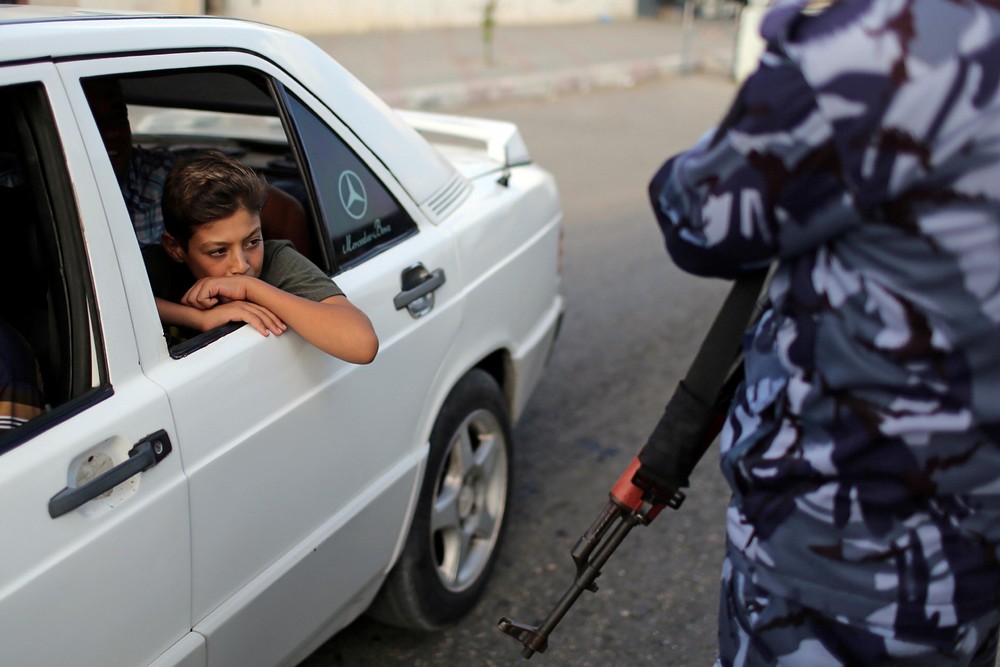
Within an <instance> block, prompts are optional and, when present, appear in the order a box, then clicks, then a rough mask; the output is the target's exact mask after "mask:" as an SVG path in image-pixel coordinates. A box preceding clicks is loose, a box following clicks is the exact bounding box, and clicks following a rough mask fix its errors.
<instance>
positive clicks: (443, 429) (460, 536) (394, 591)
mask: <svg viewBox="0 0 1000 667" xmlns="http://www.w3.org/2000/svg"><path fill="white" fill-rule="evenodd" d="M512 453H513V452H512V447H511V426H510V417H509V415H508V410H507V402H506V400H505V398H504V394H503V392H502V391H501V389H500V387H499V385H498V384H497V382H496V381H495V380H494V379H493V377H492V376H491V375H489V374H488V373H486V372H485V371H482V370H478V369H475V370H472V371H470V372H469V373H468V374H467V375H465V376H464V377H463V378H462V379H461V380H460V381H459V382H458V384H457V385H455V387H454V388H453V389H452V391H451V393H450V394H449V395H448V398H447V399H446V400H445V403H444V406H443V407H442V408H441V412H440V413H439V414H438V417H437V420H436V421H435V423H434V428H433V430H432V431H431V438H430V453H429V455H428V459H427V468H426V470H425V473H424V480H423V485H422V487H421V490H420V497H419V500H418V502H417V509H416V513H415V514H414V517H413V523H412V525H411V527H410V532H409V535H408V536H407V540H406V544H405V546H404V548H403V552H402V554H401V555H400V557H399V560H398V561H397V563H396V565H395V566H394V568H393V570H392V572H390V574H389V577H388V578H387V579H386V581H385V583H384V584H383V586H382V590H381V591H380V592H379V594H378V596H377V597H376V600H375V602H374V603H373V604H372V606H371V607H370V608H369V610H368V613H369V615H371V616H372V617H374V618H376V619H377V620H379V621H382V622H385V623H389V624H391V625H396V626H400V627H405V628H411V629H419V630H436V629H439V628H442V627H446V626H448V625H451V624H453V623H455V622H456V621H457V620H458V619H460V618H461V617H462V616H463V615H464V614H466V613H467V612H468V611H469V610H470V609H471V608H472V607H473V606H474V605H475V604H476V602H477V601H478V600H479V598H480V597H481V596H482V593H483V589H484V588H485V587H486V583H487V580H488V579H489V576H490V572H491V571H492V569H493V565H494V563H495V562H496V558H497V553H498V551H499V548H500V543H501V540H502V538H503V534H504V528H505V520H506V517H507V503H508V500H509V496H510V488H511V471H512V470H513V465H512V463H513V461H512Z"/></svg>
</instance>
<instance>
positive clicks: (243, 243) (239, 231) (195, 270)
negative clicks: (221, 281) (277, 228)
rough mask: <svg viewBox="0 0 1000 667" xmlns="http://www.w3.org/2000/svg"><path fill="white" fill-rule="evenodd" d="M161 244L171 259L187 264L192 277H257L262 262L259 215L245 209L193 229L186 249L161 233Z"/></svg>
mask: <svg viewBox="0 0 1000 667" xmlns="http://www.w3.org/2000/svg"><path fill="white" fill-rule="evenodd" d="M163 247H164V248H165V249H166V251H167V253H168V254H169V255H170V256H171V257H172V258H173V259H174V260H175V261H178V262H182V263H184V264H187V267H188V269H190V270H191V274H192V275H193V276H194V278H195V280H199V279H201V278H221V277H225V276H250V277H252V278H257V277H259V276H260V272H261V268H262V267H263V265H264V238H263V236H261V231H260V215H259V214H257V213H252V212H250V211H248V210H247V209H245V208H240V209H239V210H237V211H236V212H235V213H233V214H232V215H230V216H229V217H226V218H220V219H218V220H216V221H215V222H210V223H208V224H207V225H202V226H200V227H197V228H195V229H194V231H193V233H192V234H191V239H190V240H189V241H188V243H187V248H185V247H184V246H182V245H181V243H179V242H178V241H177V240H176V239H175V238H173V237H172V236H170V235H169V234H164V235H163Z"/></svg>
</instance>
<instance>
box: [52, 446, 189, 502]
mask: <svg viewBox="0 0 1000 667" xmlns="http://www.w3.org/2000/svg"><path fill="white" fill-rule="evenodd" d="M171 449H172V447H171V446H170V437H169V436H168V435H167V432H166V431H164V430H162V429H161V430H159V431H157V432H156V433H153V434H151V435H147V436H146V437H145V438H143V439H142V440H140V441H139V442H137V443H136V444H135V446H134V447H132V449H130V450H129V452H128V460H127V461H122V462H121V463H119V464H118V465H116V466H115V467H114V468H112V469H111V470H108V471H107V472H105V473H103V474H101V475H99V476H98V477H95V478H94V479H92V480H90V481H89V482H87V483H86V484H84V485H83V486H78V487H76V488H75V489H70V488H65V489H63V490H62V491H60V492H59V493H57V494H56V495H54V496H52V497H51V498H50V499H49V516H50V517H52V518H53V519H55V518H56V517H60V516H62V515H63V514H67V513H69V512H72V511H73V510H75V509H76V508H77V507H80V506H81V505H83V504H85V503H87V502H88V501H91V500H93V499H94V498H97V497H98V496H100V495H101V494H104V493H107V492H108V491H110V490H111V489H113V488H115V487H116V486H118V485H119V484H121V483H122V482H124V481H125V480H127V479H128V478H129V477H134V476H135V475H138V474H139V473H141V472H142V471H144V470H148V469H149V468H152V467H153V466H155V465H156V464H157V463H159V462H160V461H162V460H163V459H164V458H166V456H167V454H169V453H170V451H171Z"/></svg>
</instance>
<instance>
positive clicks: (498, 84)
mask: <svg viewBox="0 0 1000 667" xmlns="http://www.w3.org/2000/svg"><path fill="white" fill-rule="evenodd" d="M692 26H693V27H692V28H689V29H685V28H684V27H682V20H681V16H680V13H679V12H678V13H676V14H668V15H666V16H663V17H660V18H641V19H636V20H633V21H612V22H607V23H584V24H572V25H534V26H504V25H499V26H497V27H496V29H495V31H494V38H493V43H492V50H488V49H487V46H486V44H485V43H484V40H483V33H482V31H481V30H480V29H478V28H441V29H430V30H410V31H398V32H397V31H393V32H369V33H342V34H307V35H306V36H307V37H309V38H310V39H311V40H313V41H314V42H316V44H318V45H319V46H320V47H322V48H323V49H324V50H326V51H327V52H328V53H330V54H331V55H333V56H334V57H335V58H336V59H337V60H338V61H339V62H340V63H341V64H342V65H344V66H345V67H346V68H347V69H348V70H350V71H351V72H352V73H353V74H354V75H355V76H357V77H358V78H359V79H361V81H363V82H364V83H365V84H366V85H367V86H368V87H369V88H371V89H372V90H374V91H375V92H376V93H377V94H378V95H379V96H381V97H382V98H383V99H384V100H386V101H387V102H388V103H389V104H390V105H392V106H397V107H401V108H407V109H447V108H452V107H461V106H469V105H478V104H485V103H490V102H497V101H503V100H509V99H516V98H528V97H547V96H554V95H562V94H569V93H577V92H585V91H588V90H594V89H599V88H607V87H627V86H633V85H636V84H638V83H642V82H643V81H650V80H655V79H657V78H661V77H664V76H672V75H677V74H681V73H684V72H688V71H710V72H713V73H717V74H718V75H720V76H730V74H731V72H732V59H733V51H734V45H735V39H736V20H735V19H734V18H727V19H715V20H711V21H709V20H704V19H696V20H695V21H693V24H692Z"/></svg>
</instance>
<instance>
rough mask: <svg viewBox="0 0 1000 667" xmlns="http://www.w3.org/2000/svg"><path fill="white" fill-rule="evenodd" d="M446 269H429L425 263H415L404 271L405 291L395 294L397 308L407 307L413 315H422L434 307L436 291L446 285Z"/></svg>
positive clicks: (394, 300) (403, 282)
mask: <svg viewBox="0 0 1000 667" xmlns="http://www.w3.org/2000/svg"><path fill="white" fill-rule="evenodd" d="M444 281H445V277H444V269H434V271H428V270H427V269H426V268H424V265H423V264H414V265H413V266H411V267H409V268H407V269H406V270H405V271H403V275H402V281H401V282H402V284H403V291H402V292H400V293H399V294H397V295H396V296H395V298H394V299H393V300H392V305H394V306H395V307H396V310H402V309H403V308H406V309H408V310H409V311H410V315H412V316H413V317H422V316H424V315H426V314H427V313H429V312H430V311H431V309H432V308H433V307H434V291H435V290H437V289H438V288H439V287H441V285H444Z"/></svg>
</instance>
